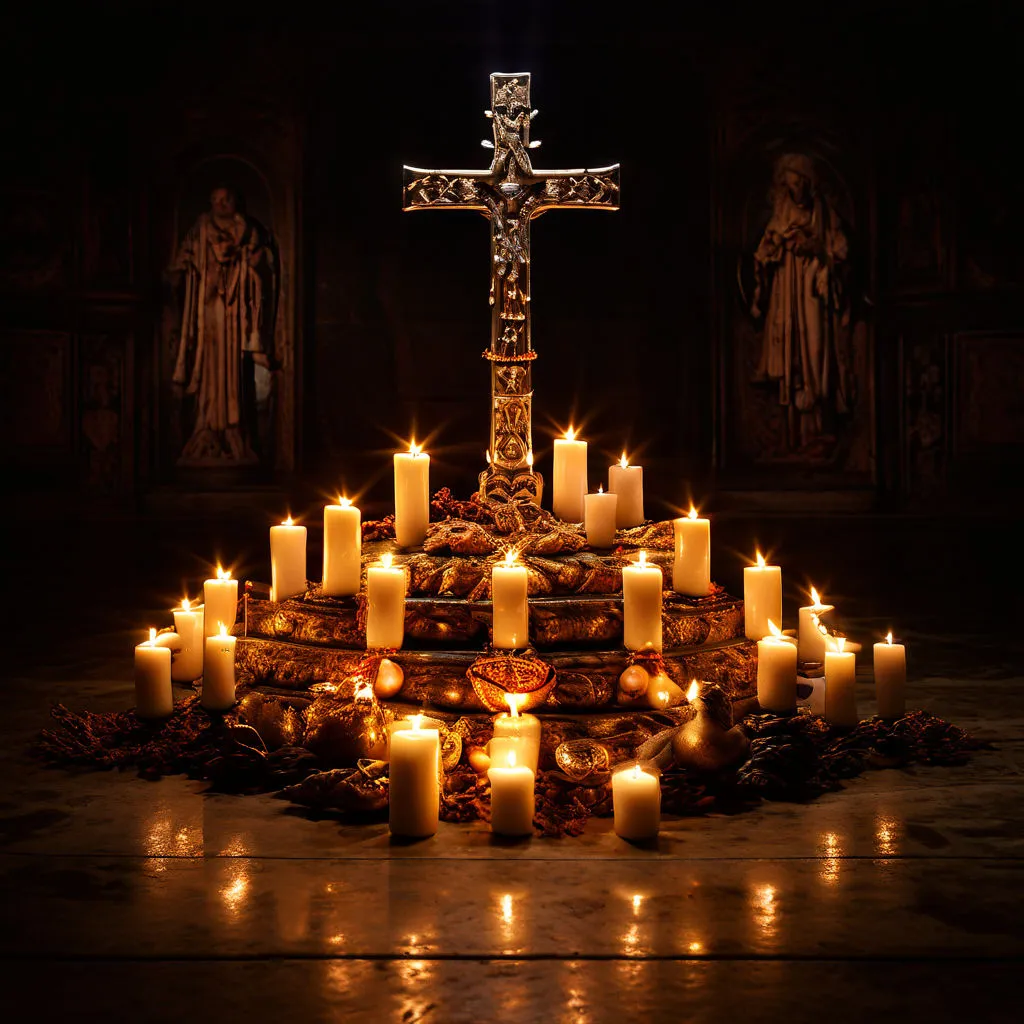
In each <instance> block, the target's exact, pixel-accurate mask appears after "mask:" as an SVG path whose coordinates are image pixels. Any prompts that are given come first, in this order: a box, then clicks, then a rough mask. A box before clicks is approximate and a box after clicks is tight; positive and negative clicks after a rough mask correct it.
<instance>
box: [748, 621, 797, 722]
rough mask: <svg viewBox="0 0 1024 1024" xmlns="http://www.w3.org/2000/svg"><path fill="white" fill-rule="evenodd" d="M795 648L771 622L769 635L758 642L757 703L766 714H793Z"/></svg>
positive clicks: (794, 706)
mask: <svg viewBox="0 0 1024 1024" xmlns="http://www.w3.org/2000/svg"><path fill="white" fill-rule="evenodd" d="M796 657H797V651H796V647H795V646H794V645H793V644H791V643H790V642H789V641H788V640H787V639H786V638H785V637H783V635H782V632H781V630H780V629H779V628H778V626H776V625H775V623H774V622H772V621H771V620H770V619H769V621H768V635H767V636H766V637H764V639H762V640H758V641H757V702H758V704H760V705H761V707H762V708H764V710H765V711H775V712H778V713H779V714H785V713H786V712H789V711H795V710H796Z"/></svg>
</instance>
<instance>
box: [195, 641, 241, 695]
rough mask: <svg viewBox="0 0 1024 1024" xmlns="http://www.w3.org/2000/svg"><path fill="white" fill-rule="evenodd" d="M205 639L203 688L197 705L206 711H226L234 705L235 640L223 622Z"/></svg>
mask: <svg viewBox="0 0 1024 1024" xmlns="http://www.w3.org/2000/svg"><path fill="white" fill-rule="evenodd" d="M218 625H219V630H220V631H219V632H218V633H216V634H214V635H213V636H208V637H207V638H206V657H205V660H204V661H203V686H202V691H201V694H200V697H199V703H200V704H202V705H203V707H204V708H206V709H207V710H208V711H227V709H228V708H230V707H232V706H233V705H234V703H235V638H234V637H233V636H231V635H230V634H229V633H228V628H227V626H226V625H224V623H223V622H221V623H219V624H218Z"/></svg>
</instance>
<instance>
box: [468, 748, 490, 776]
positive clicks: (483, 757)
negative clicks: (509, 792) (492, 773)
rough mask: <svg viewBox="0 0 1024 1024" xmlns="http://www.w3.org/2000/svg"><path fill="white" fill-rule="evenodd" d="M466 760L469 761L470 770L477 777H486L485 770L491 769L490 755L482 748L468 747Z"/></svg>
mask: <svg viewBox="0 0 1024 1024" xmlns="http://www.w3.org/2000/svg"><path fill="white" fill-rule="evenodd" d="M466 759H467V760H468V761H469V766H470V768H472V769H473V771H475V772H476V773H477V775H486V774H487V769H488V768H490V767H491V758H490V755H489V754H488V753H487V751H486V750H484V748H483V747H470V748H469V752H468V753H467V754H466Z"/></svg>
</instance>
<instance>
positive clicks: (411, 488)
mask: <svg viewBox="0 0 1024 1024" xmlns="http://www.w3.org/2000/svg"><path fill="white" fill-rule="evenodd" d="M429 523H430V456H429V455H427V454H426V452H424V451H423V449H422V448H421V447H420V446H419V445H418V444H415V443H413V444H410V445H409V450H408V451H407V452H395V540H397V541H398V544H399V546H400V547H403V548H415V547H419V545H420V544H422V543H423V541H424V539H425V538H426V536H427V525H428V524H429Z"/></svg>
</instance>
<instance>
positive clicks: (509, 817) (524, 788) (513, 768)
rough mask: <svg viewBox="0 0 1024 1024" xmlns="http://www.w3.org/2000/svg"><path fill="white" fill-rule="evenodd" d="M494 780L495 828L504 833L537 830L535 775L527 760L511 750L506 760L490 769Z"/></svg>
mask: <svg viewBox="0 0 1024 1024" xmlns="http://www.w3.org/2000/svg"><path fill="white" fill-rule="evenodd" d="M487 778H488V779H489V780H490V783H491V831H492V832H494V833H495V834H496V835H500V836H528V835H531V834H532V832H533V786H534V776H533V772H532V771H531V770H530V768H529V767H528V766H527V765H525V764H517V763H516V752H515V750H509V751H508V754H507V756H506V758H505V760H504V762H503V763H502V764H495V763H494V758H493V757H492V758H491V767H490V768H488V769H487Z"/></svg>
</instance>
